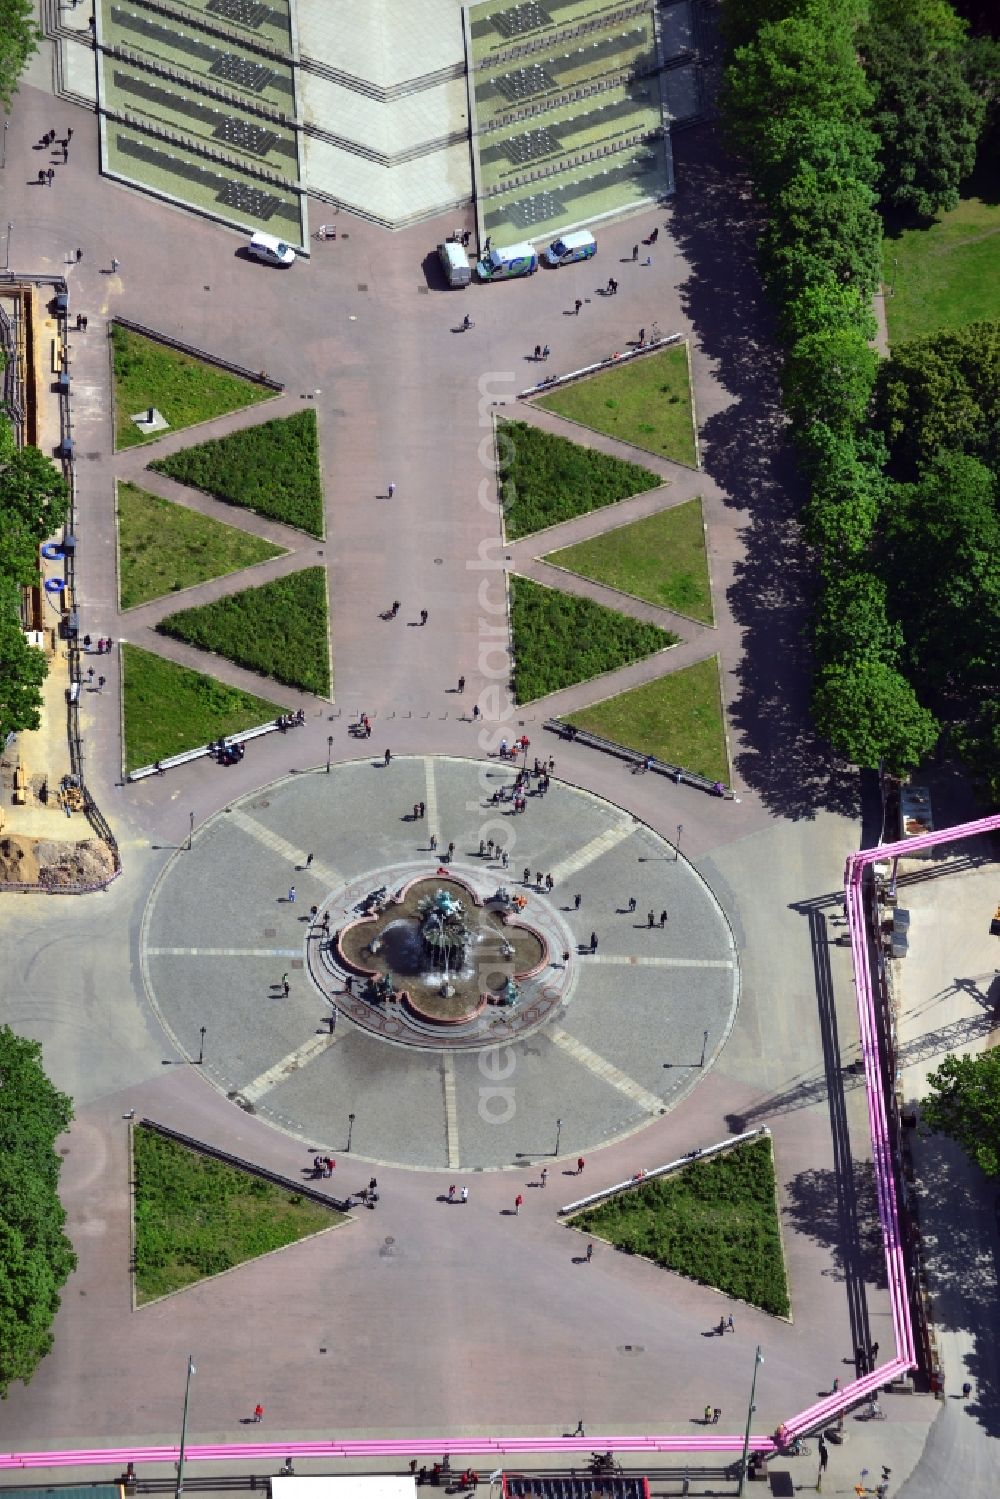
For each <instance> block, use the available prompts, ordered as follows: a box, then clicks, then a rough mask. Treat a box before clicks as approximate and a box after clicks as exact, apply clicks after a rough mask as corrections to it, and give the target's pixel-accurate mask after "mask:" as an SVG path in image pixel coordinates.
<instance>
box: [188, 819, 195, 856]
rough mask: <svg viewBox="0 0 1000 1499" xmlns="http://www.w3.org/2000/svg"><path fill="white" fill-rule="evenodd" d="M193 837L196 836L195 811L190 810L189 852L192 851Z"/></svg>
mask: <svg viewBox="0 0 1000 1499" xmlns="http://www.w3.org/2000/svg"><path fill="white" fill-rule="evenodd" d="M193 838H194V813H193V812H189V813H188V841H187V851H188V853H190V852H191V843H192V840H193Z"/></svg>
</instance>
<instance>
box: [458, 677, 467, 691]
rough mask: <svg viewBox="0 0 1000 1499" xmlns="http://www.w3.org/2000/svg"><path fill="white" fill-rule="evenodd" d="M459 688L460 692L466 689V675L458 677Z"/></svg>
mask: <svg viewBox="0 0 1000 1499" xmlns="http://www.w3.org/2000/svg"><path fill="white" fill-rule="evenodd" d="M458 690H459V692H464V691H465V678H464V677H459V679H458Z"/></svg>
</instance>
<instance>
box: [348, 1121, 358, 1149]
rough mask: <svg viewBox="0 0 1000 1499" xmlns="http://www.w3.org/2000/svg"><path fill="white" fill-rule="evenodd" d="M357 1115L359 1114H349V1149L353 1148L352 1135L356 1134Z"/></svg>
mask: <svg viewBox="0 0 1000 1499" xmlns="http://www.w3.org/2000/svg"><path fill="white" fill-rule="evenodd" d="M356 1117H357V1116H356V1115H354V1114H348V1116H347V1148H348V1150H350V1148H351V1136H352V1135H353V1134H354V1120H355V1118H356Z"/></svg>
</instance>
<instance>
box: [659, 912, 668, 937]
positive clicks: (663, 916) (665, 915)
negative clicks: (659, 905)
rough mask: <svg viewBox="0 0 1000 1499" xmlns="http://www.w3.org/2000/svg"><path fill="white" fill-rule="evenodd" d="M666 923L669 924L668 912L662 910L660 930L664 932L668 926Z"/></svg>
mask: <svg viewBox="0 0 1000 1499" xmlns="http://www.w3.org/2000/svg"><path fill="white" fill-rule="evenodd" d="M666 924H667V913H666V911H661V912H660V931H661V932H662V930H663V928H664V927H665V926H666Z"/></svg>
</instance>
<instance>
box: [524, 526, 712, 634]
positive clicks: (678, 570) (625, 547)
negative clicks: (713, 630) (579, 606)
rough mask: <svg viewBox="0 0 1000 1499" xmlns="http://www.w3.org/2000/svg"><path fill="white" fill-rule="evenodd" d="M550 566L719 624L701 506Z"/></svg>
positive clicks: (566, 554)
mask: <svg viewBox="0 0 1000 1499" xmlns="http://www.w3.org/2000/svg"><path fill="white" fill-rule="evenodd" d="M545 561H546V562H552V563H555V564H556V566H558V567H565V568H568V569H569V571H570V572H574V573H580V574H581V575H582V576H583V577H585V578H592V579H593V580H594V582H595V583H607V584H609V585H610V586H611V587H612V588H619V589H621V591H622V592H623V593H630V594H632V595H633V596H634V597H635V598H639V599H645V600H646V601H647V602H648V603H650V604H659V605H660V607H661V608H663V609H675V610H676V611H677V612H678V614H686V615H687V616H688V617H689V618H690V619H697V620H701V621H703V622H704V623H705V624H708V625H710V624H713V623H714V622H715V616H714V614H713V612H712V590H711V586H710V584H709V578H708V558H707V556H706V553H705V528H704V524H703V521H702V515H701V501H700V500H686V501H685V502H684V504H683V505H675V506H674V507H673V509H670V510H659V511H657V513H656V514H655V515H650V516H647V517H646V519H645V520H637V521H632V522H631V523H630V524H629V525H627V526H618V527H616V528H615V529H614V530H613V531H605V532H603V533H602V535H600V536H595V537H593V538H592V539H591V540H590V541H581V542H578V543H577V544H576V545H575V546H571V547H564V548H563V549H562V551H559V552H549V554H548V556H547V557H546V558H545Z"/></svg>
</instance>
